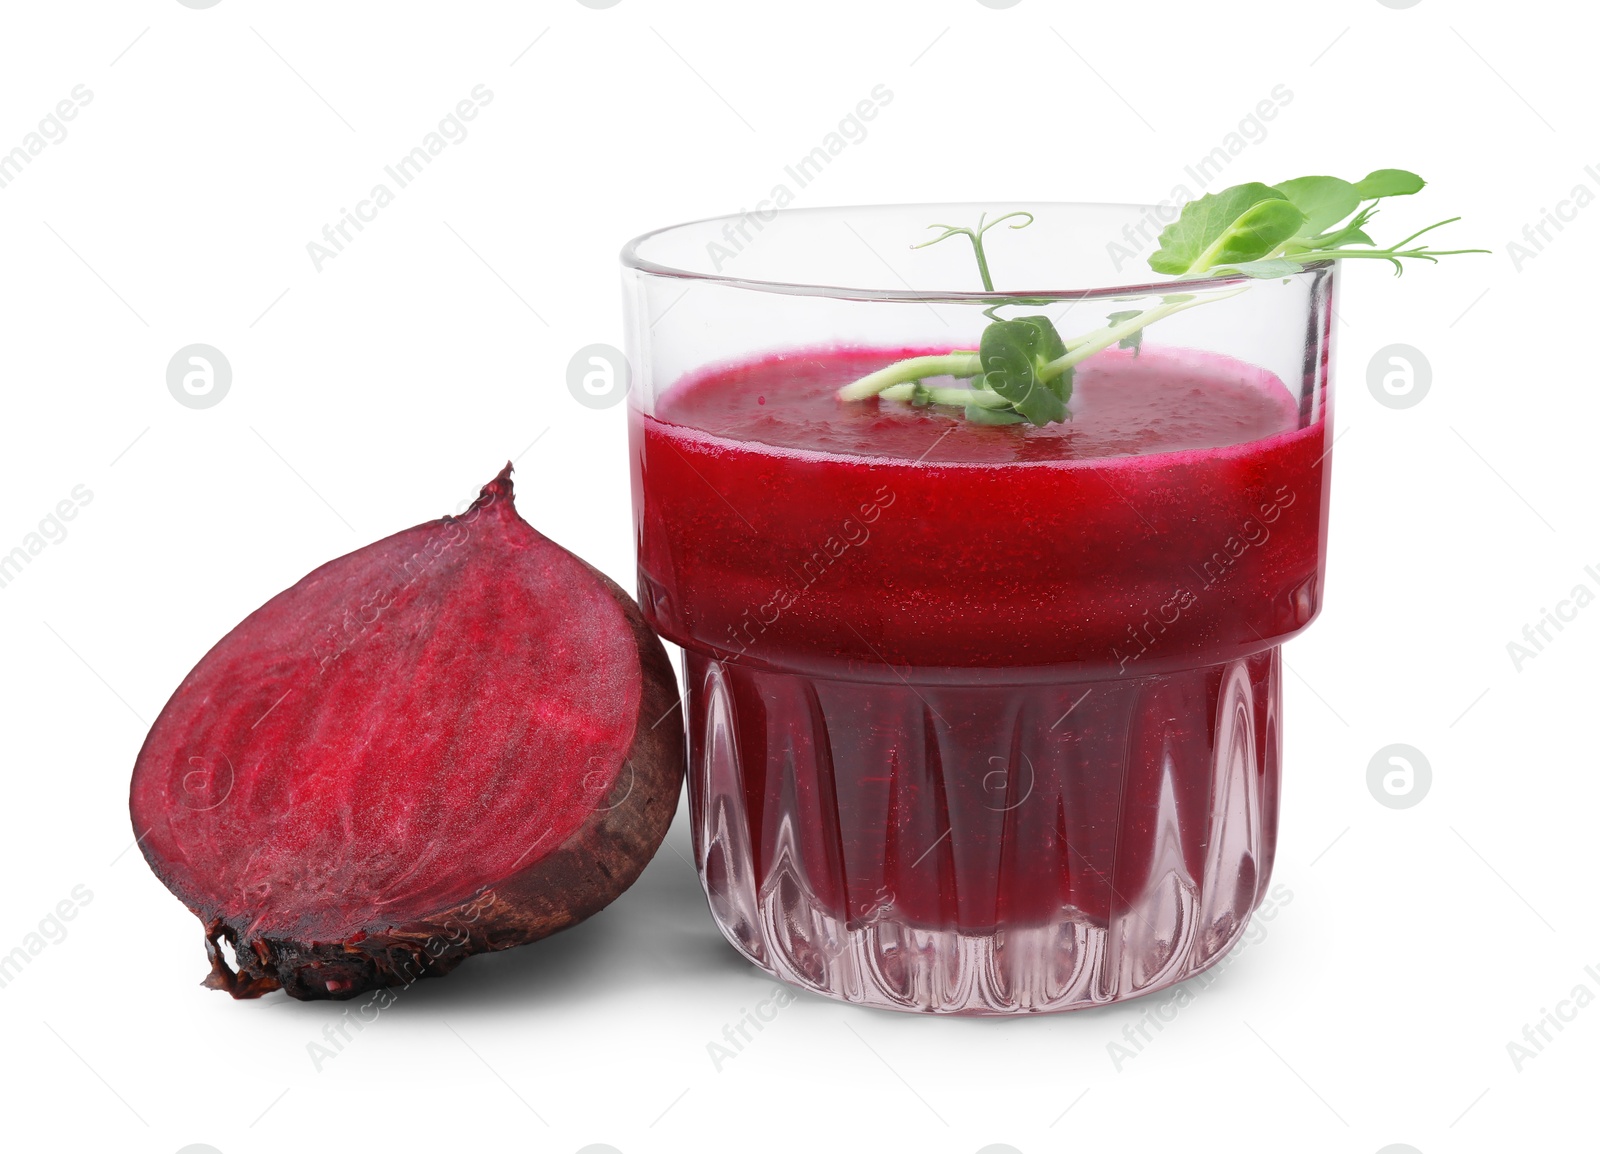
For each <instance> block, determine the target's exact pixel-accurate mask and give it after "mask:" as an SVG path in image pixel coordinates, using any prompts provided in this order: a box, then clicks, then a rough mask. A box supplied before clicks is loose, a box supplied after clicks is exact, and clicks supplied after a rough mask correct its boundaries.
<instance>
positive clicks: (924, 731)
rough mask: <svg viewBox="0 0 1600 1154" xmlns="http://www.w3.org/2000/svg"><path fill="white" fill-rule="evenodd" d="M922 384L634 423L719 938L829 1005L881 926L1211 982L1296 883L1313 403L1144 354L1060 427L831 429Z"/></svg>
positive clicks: (729, 382)
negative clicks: (1256, 912)
mask: <svg viewBox="0 0 1600 1154" xmlns="http://www.w3.org/2000/svg"><path fill="white" fill-rule="evenodd" d="M926 351H929V350H910V349H872V350H865V349H845V350H827V351H815V350H813V351H805V352H800V353H795V354H791V355H785V356H779V357H771V358H767V359H763V360H758V361H753V362H749V363H742V364H737V365H732V366H723V367H719V368H713V369H709V370H703V371H701V372H700V373H698V374H696V375H693V376H691V377H690V378H688V379H685V380H683V381H681V382H679V383H677V384H676V385H674V386H673V387H671V388H669V389H666V390H665V391H664V392H662V393H661V394H660V395H659V396H658V397H657V400H656V403H655V411H654V413H653V414H649V415H646V414H642V413H639V412H637V411H635V412H634V413H633V415H632V421H633V428H632V445H633V456H634V486H635V494H634V497H635V508H636V510H637V522H638V524H637V528H638V556H639V588H640V601H641V602H642V604H643V606H644V609H645V612H646V614H647V616H648V617H649V618H650V620H651V622H652V624H653V625H654V626H655V627H656V629H657V630H659V631H660V632H661V633H662V634H663V635H664V636H665V637H667V638H668V639H669V640H671V641H673V642H676V643H677V644H679V645H681V646H683V647H684V649H685V651H686V655H687V667H686V668H687V675H688V679H689V693H690V718H689V724H690V734H691V743H692V746H693V758H692V763H693V765H694V766H695V772H696V773H698V774H701V775H702V776H703V777H704V778H705V780H704V781H703V782H702V785H703V789H700V790H696V791H692V797H693V798H694V800H695V802H696V808H697V812H696V814H695V825H696V828H697V830H701V831H709V832H708V833H707V834H706V835H705V836H703V837H700V836H697V845H696V851H697V853H698V854H699V855H700V857H701V859H702V860H701V864H702V867H703V870H704V876H705V879H706V883H707V888H708V891H710V892H711V894H712V902H713V906H714V908H716V912H717V915H718V919H719V921H720V922H721V923H722V924H723V926H724V928H725V930H727V931H728V932H729V934H730V937H732V938H734V940H735V941H736V944H739V945H740V947H741V948H742V949H744V950H745V952H746V953H747V954H750V955H751V956H752V957H753V958H755V960H757V961H758V962H760V963H762V964H765V965H767V966H768V968H774V965H775V962H774V959H773V958H771V957H770V956H768V955H769V954H770V952H771V951H773V950H776V951H778V952H781V953H782V954H783V958H782V960H781V961H782V964H781V966H778V967H777V968H778V969H779V970H780V971H781V972H784V973H785V974H792V975H794V976H798V977H799V978H800V979H801V980H802V981H814V982H817V983H819V984H825V982H824V977H823V975H824V973H825V972H826V971H828V970H829V967H830V965H831V964H832V962H831V957H832V954H830V951H834V952H836V951H838V950H841V949H843V948H844V946H843V945H842V944H841V943H842V941H843V939H844V938H846V937H848V936H849V935H852V934H855V933H857V932H858V931H862V930H869V929H871V928H872V927H873V926H875V925H880V924H881V925H885V926H888V925H891V924H892V925H893V926H894V927H897V929H896V932H897V933H903V932H904V927H914V928H925V929H928V930H932V931H954V932H956V933H958V934H961V935H978V936H984V935H988V936H990V937H992V938H993V939H994V941H995V948H996V949H1000V948H1002V947H1003V943H1002V942H1001V939H1003V938H1004V936H1005V935H1004V931H1006V930H1007V929H1008V928H1026V927H1051V926H1062V925H1073V926H1084V925H1087V926H1092V927H1101V928H1103V927H1106V926H1108V925H1111V924H1116V925H1118V926H1120V927H1121V931H1120V932H1121V933H1122V936H1123V937H1124V938H1127V939H1129V940H1135V944H1134V946H1133V947H1130V948H1131V949H1132V950H1133V951H1134V952H1135V953H1137V952H1139V951H1141V950H1142V951H1143V955H1141V956H1144V955H1148V956H1147V957H1146V960H1145V961H1141V962H1139V963H1137V966H1138V967H1145V968H1148V967H1154V966H1159V965H1160V964H1162V962H1161V958H1162V957H1163V956H1173V955H1174V951H1177V950H1180V949H1182V950H1186V951H1188V952H1189V954H1190V955H1191V956H1192V957H1194V958H1195V959H1196V960H1197V965H1196V967H1195V968H1198V967H1199V966H1200V965H1204V964H1206V963H1207V961H1208V960H1209V958H1210V957H1214V956H1215V952H1216V951H1219V950H1220V949H1222V948H1223V947H1224V946H1225V945H1227V944H1228V943H1230V942H1231V941H1232V940H1233V938H1234V937H1235V936H1236V934H1237V932H1238V931H1239V929H1240V928H1242V925H1243V922H1244V919H1245V918H1246V917H1248V915H1249V912H1250V910H1251V909H1253V908H1254V906H1255V904H1256V902H1257V901H1258V899H1259V895H1260V894H1261V893H1262V892H1263V889H1264V887H1265V884H1266V879H1267V874H1268V871H1269V870H1270V867H1271V859H1272V853H1273V845H1274V841H1275V824H1276V818H1275V815H1276V811H1277V803H1276V801H1277V798H1276V795H1277V789H1278V747H1279V720H1278V700H1279V689H1278V669H1279V666H1278V658H1277V648H1276V646H1277V645H1278V644H1279V643H1281V642H1282V641H1283V640H1284V639H1285V638H1287V637H1289V636H1291V635H1293V634H1295V633H1297V632H1298V631H1299V630H1300V629H1302V628H1304V627H1305V625H1306V624H1307V623H1308V622H1309V621H1310V620H1311V619H1312V617H1313V616H1314V615H1315V613H1316V611H1317V607H1318V604H1319V600H1320V595H1321V581H1322V573H1321V564H1320V557H1321V547H1320V546H1321V542H1322V539H1323V536H1324V533H1325V526H1326V502H1325V492H1326V483H1327V460H1326V449H1327V427H1326V421H1325V403H1324V401H1323V394H1322V392H1321V389H1320V386H1319V388H1318V389H1317V390H1316V391H1315V394H1314V399H1313V400H1312V401H1308V402H1307V403H1306V404H1305V405H1304V406H1302V404H1301V402H1300V401H1299V400H1298V399H1297V397H1296V395H1295V394H1293V393H1291V392H1290V390H1289V389H1288V388H1286V387H1285V385H1284V384H1283V382H1281V381H1280V380H1278V378H1276V377H1275V376H1272V375H1271V374H1269V373H1266V372H1264V371H1263V370H1261V369H1258V368H1253V367H1251V366H1248V365H1244V364H1241V363H1239V362H1236V361H1231V360H1227V359H1225V358H1221V357H1217V356H1212V355H1209V354H1202V353H1195V352H1190V351H1185V350H1168V349H1161V348H1154V347H1147V348H1146V349H1144V350H1143V351H1142V352H1141V353H1140V354H1138V355H1135V354H1134V353H1132V352H1130V351H1124V350H1111V351H1107V352H1104V353H1101V354H1099V355H1097V356H1096V357H1094V358H1093V359H1092V360H1090V361H1087V362H1085V363H1084V364H1083V365H1081V366H1080V367H1079V369H1078V371H1077V377H1076V382H1075V389H1074V393H1073V397H1072V402H1071V412H1072V418H1071V420H1070V421H1067V422H1065V423H1062V424H1056V425H1049V426H1043V427H1035V426H1029V425H1013V426H998V427H996V426H979V425H974V424H971V423H968V422H966V421H965V420H963V419H962V418H961V416H960V413H959V411H956V410H950V409H941V408H938V407H932V408H912V407H910V406H908V405H904V404H898V403H893V402H888V401H880V400H870V401H865V402H853V403H849V402H841V401H839V400H838V399H836V397H835V395H834V394H835V392H836V390H837V389H838V388H839V387H840V386H841V385H843V384H846V383H848V382H850V381H851V380H854V379H855V378H857V377H860V376H861V375H863V374H865V373H867V372H870V371H872V370H874V369H877V368H879V367H881V366H883V365H885V364H887V363H889V362H891V361H894V360H896V359H898V358H900V357H903V356H907V355H914V354H917V353H921V352H926ZM932 351H942V350H932ZM1318 376H1319V378H1320V377H1321V373H1320V372H1319V373H1318ZM941 383H945V382H941ZM948 383H953V382H948ZM1303 408H1304V409H1305V410H1306V411H1302V409H1303ZM1313 410H1314V412H1313ZM1213 882H1214V884H1213ZM1136 939H1137V940H1136ZM1145 939H1147V940H1145ZM874 941H875V942H877V941H878V939H874ZM1141 943H1142V944H1141ZM879 945H881V943H879V944H878V945H874V947H873V949H874V950H875V951H876V953H875V957H877V960H876V961H873V962H872V963H871V964H872V965H873V966H878V967H879V968H880V969H882V968H883V967H887V969H884V972H879V973H876V974H875V977H874V981H875V982H876V983H877V984H878V985H879V986H883V987H885V988H892V987H893V985H894V981H895V977H894V973H893V972H890V971H893V969H894V965H895V964H897V963H895V962H894V960H893V957H892V956H891V955H893V953H894V951H893V950H889V951H888V954H884V952H883V950H882V949H880V948H879ZM880 955H881V956H880ZM885 959H887V960H885ZM1130 964H1132V963H1130ZM1123 968H1124V969H1126V968H1127V967H1126V965H1124V966H1123ZM907 972H909V971H907ZM1137 977H1138V975H1134V979H1135V982H1134V984H1137ZM906 980H908V981H909V979H906ZM907 996H908V998H909V997H910V995H907ZM908 1004H909V1003H908Z"/></svg>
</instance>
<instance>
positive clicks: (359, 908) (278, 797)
mask: <svg viewBox="0 0 1600 1154" xmlns="http://www.w3.org/2000/svg"><path fill="white" fill-rule="evenodd" d="M677 706H678V692H677V685H676V683H675V681H674V680H673V676H672V670H671V667H670V666H669V665H668V663H667V657H666V653H665V651H664V650H663V649H662V647H661V642H660V641H659V640H657V638H656V636H655V634H653V633H652V632H651V631H650V629H649V627H648V626H646V625H645V623H644V620H643V618H642V617H641V616H640V615H639V609H638V606H637V605H635V604H634V602H633V600H632V599H631V598H629V596H628V595H627V594H626V593H624V592H623V591H622V590H621V589H620V588H618V586H617V585H616V584H615V583H614V582H612V581H611V580H609V579H608V578H607V577H605V576H604V575H603V574H601V573H599V572H598V571H596V570H595V569H592V568H590V567H589V566H588V565H586V564H585V563H584V562H583V561H581V560H579V559H578V558H577V557H574V556H573V555H572V554H571V553H568V552H567V551H566V550H565V549H562V548H561V547H560V546H559V545H556V544H555V543H553V542H552V541H550V540H548V539H547V538H545V537H544V536H542V535H540V534H539V533H538V532H537V531H536V530H535V529H534V528H533V527H532V526H530V525H529V524H528V523H527V522H526V521H524V520H523V519H522V518H521V517H520V516H518V515H517V512H516V509H515V508H514V507H513V504H512V491H511V466H510V465H507V466H506V468H505V471H504V472H502V473H501V474H500V475H499V476H498V477H496V478H495V479H494V480H493V481H491V482H490V483H489V484H488V485H487V486H485V487H484V489H483V492H482V494H481V495H480V496H479V497H478V499H477V501H476V502H475V503H474V504H473V505H472V507H471V509H469V510H468V511H467V513H465V514H464V515H462V516H460V517H445V518H443V519H442V520H438V521H430V522H429V523H427V524H425V525H418V526H417V527H416V528H414V529H408V530H406V531H405V532H403V533H397V534H395V535H394V536H393V537H389V538H387V539H385V540H383V541H379V542H377V543H376V544H374V545H369V546H367V547H366V548H365V549H359V550H357V551H356V552H354V553H351V554H349V555H348V556H345V557H341V558H339V559H338V560H337V561H332V562H329V563H328V564H326V565H324V566H322V568H320V569H318V570H316V571H315V572H313V573H311V574H309V575H308V576H307V577H305V578H304V579H303V580H302V581H300V583H299V584H297V585H295V586H294V587H293V588H291V589H288V590H286V591H284V592H283V593H280V594H278V596H276V597H274V598H273V599H272V600H270V601H268V602H267V603H266V604H265V605H263V606H262V607H261V608H260V609H258V610H256V611H255V612H254V613H252V614H251V615H250V616H249V617H247V618H245V620H244V621H243V622H241V623H240V624H239V625H238V626H237V627H236V628H235V629H234V630H233V631H232V632H231V633H229V634H228V635H227V636H226V637H224V638H223V639H222V640H221V641H219V642H218V643H217V644H216V646H215V647H214V648H213V649H212V650H211V652H209V653H207V654H206V655H205V657H203V658H202V659H201V661H200V664H199V665H197V666H195V668H194V670H193V671H192V672H191V673H190V674H189V676H188V677H186V678H185V679H184V681H183V684H182V685H180V686H179V687H178V690H177V692H176V693H174V694H173V695H172V699H171V700H170V701H168V702H167V705H166V708H164V709H163V710H162V711H161V716H160V717H158V718H157V719H156V723H155V725H154V727H153V728H152V729H151V730H150V735H149V736H148V737H147V738H146V739H145V743H144V748H143V749H141V750H140V752H139V759H138V761H137V763H136V764H135V765H134V770H133V786H132V796H131V801H130V808H131V810H132V815H133V824H134V830H135V832H136V834H138V835H139V837H140V839H141V840H140V843H139V844H140V845H141V846H142V847H143V849H144V855H145V858H146V860H147V861H149V863H150V868H151V869H153V870H154V871H155V873H156V876H157V877H159V878H160V879H161V881H162V882H163V883H164V884H165V885H166V886H167V888H168V889H170V890H172V892H173V893H174V894H176V895H177V896H178V898H179V899H180V900H181V901H182V902H183V903H184V904H185V905H186V906H188V907H189V908H190V909H191V910H193V911H194V912H195V914H197V915H198V916H199V918H200V920H201V922H202V923H203V924H204V926H205V933H206V950H207V953H208V955H209V957H210V959H211V967H212V968H211V974H210V976H209V977H207V978H206V981H205V984H206V985H207V986H210V987H212V988H214V989H224V990H227V991H229V992H230V993H232V994H233V996H234V997H236V998H252V997H256V996H258V995H260V994H263V993H266V992H267V991H269V990H275V989H279V988H282V989H283V990H285V991H287V992H288V993H289V994H290V995H292V996H293V997H296V998H306V999H312V998H349V997H354V996H355V995H357V994H359V993H362V992H363V991H366V990H370V989H373V988H376V987H379V986H392V985H401V984H408V983H410V982H411V981H413V980H415V979H416V978H419V977H426V976H432V975H438V974H443V973H446V972H448V971H449V970H451V969H452V968H454V967H455V966H456V965H457V964H458V963H459V962H460V961H461V960H462V959H463V958H465V957H467V956H469V955H471V954H475V953H481V952H484V951H486V950H500V949H505V948H507V947H510V946H518V945H522V944H524V943H526V942H531V941H534V940H536V939H538V938H542V937H544V936H545V935H546V934H550V933H554V932H555V931H556V930H559V929H562V928H563V927H566V926H570V925H572V924H574V923H575V922H579V921H582V920H583V919H584V918H586V917H589V916H590V915H591V914H593V913H595V912H596V911H598V910H600V909H601V908H602V907H604V906H605V905H607V904H608V903H609V902H611V901H612V900H613V899H615V898H616V897H617V895H618V894H620V893H622V891H623V890H625V889H627V888H628V886H630V885H631V884H633V881H634V879H635V878H637V877H638V876H639V873H640V871H641V870H643V869H644V867H645V864H646V863H647V862H648V861H649V860H650V857H651V855H652V854H654V852H655V851H656V849H657V847H658V846H659V845H660V844H661V839H662V838H663V837H664V836H665V834H666V830H667V826H668V824H669V823H670V822H671V820H672V815H673V812H674V810H675V809H676V808H677V803H678V792H679V789H680V787H681V784H682V780H683V766H684V745H683V728H682V719H681V715H680V714H679V713H678V712H677ZM224 940H226V941H227V942H228V943H229V944H230V945H231V946H232V948H233V952H234V954H235V957H236V963H235V966H230V965H229V963H228V960H227V959H226V957H225V956H224V954H223V951H222V948H221V945H222V942H223V941H224ZM235 967H236V968H235Z"/></svg>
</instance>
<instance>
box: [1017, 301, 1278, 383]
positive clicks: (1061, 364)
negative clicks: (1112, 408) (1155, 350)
mask: <svg viewBox="0 0 1600 1154" xmlns="http://www.w3.org/2000/svg"><path fill="white" fill-rule="evenodd" d="M1248 287H1249V286H1241V287H1239V288H1236V289H1230V290H1228V291H1227V292H1220V293H1209V294H1207V295H1206V296H1186V297H1183V298H1181V299H1178V300H1167V301H1162V302H1161V303H1160V304H1158V305H1156V306H1155V307H1154V308H1148V309H1145V311H1144V312H1142V313H1140V314H1139V315H1138V316H1136V317H1129V318H1128V319H1127V320H1125V321H1122V322H1120V323H1119V324H1114V325H1108V326H1107V327H1105V328H1103V329H1099V330H1097V331H1095V332H1092V333H1088V334H1086V335H1085V336H1082V337H1079V338H1077V339H1076V340H1074V341H1072V342H1070V343H1069V344H1068V352H1067V354H1066V356H1063V357H1057V358H1056V359H1055V360H1053V361H1051V362H1050V363H1049V364H1047V365H1045V366H1044V368H1042V369H1040V370H1039V379H1040V380H1042V381H1052V380H1054V379H1055V378H1057V377H1059V376H1060V375H1061V374H1062V373H1064V372H1066V371H1067V370H1068V369H1070V368H1072V366H1073V365H1076V364H1077V363H1078V362H1079V361H1084V360H1087V359H1088V358H1090V357H1092V356H1094V354H1095V353H1098V352H1101V351H1103V350H1105V349H1109V348H1110V347H1111V346H1112V345H1114V344H1116V343H1117V342H1118V341H1120V340H1123V339H1125V338H1127V337H1131V336H1132V335H1133V334H1134V333H1136V332H1138V331H1139V330H1140V329H1142V328H1144V327H1145V326H1146V325H1148V324H1153V323H1154V322H1156V321H1158V320H1160V319H1161V318H1162V317H1170V316H1171V315H1172V314H1173V313H1181V312H1182V311H1183V310H1184V309H1192V308H1194V307H1195V306H1196V305H1203V304H1210V303H1211V302H1212V301H1220V300H1224V299H1226V298H1228V297H1233V296H1238V295H1239V294H1240V293H1242V292H1244V291H1245V289H1246V288H1248Z"/></svg>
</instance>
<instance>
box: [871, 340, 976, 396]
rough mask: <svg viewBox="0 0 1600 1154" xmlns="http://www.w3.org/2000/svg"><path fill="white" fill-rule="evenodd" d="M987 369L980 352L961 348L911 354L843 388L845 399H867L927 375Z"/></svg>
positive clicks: (966, 373)
mask: <svg viewBox="0 0 1600 1154" xmlns="http://www.w3.org/2000/svg"><path fill="white" fill-rule="evenodd" d="M982 371H983V366H982V365H981V364H979V362H978V354H977V353H969V352H965V351H962V350H960V349H956V350H952V351H951V352H949V353H946V354H945V355H944V356H932V357H908V358H907V359H905V360H903V361H896V362H895V363H894V364H892V365H886V366H884V367H883V368H881V369H879V370H878V371H877V372H875V373H868V374H867V375H866V376H864V377H862V378H861V379H860V380H859V381H853V382H851V383H850V384H848V385H846V386H845V387H844V388H842V389H840V390H839V399H840V400H841V401H864V400H867V399H868V398H869V397H875V396H877V395H878V394H879V393H881V392H883V391H884V390H885V389H888V388H893V387H894V386H895V385H900V384H908V383H910V382H912V381H920V380H922V378H924V377H975V376H977V375H978V374H979V373H980V372H982Z"/></svg>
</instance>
